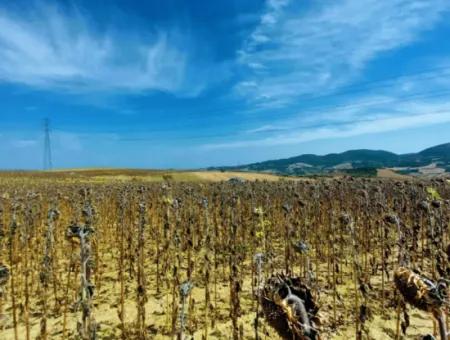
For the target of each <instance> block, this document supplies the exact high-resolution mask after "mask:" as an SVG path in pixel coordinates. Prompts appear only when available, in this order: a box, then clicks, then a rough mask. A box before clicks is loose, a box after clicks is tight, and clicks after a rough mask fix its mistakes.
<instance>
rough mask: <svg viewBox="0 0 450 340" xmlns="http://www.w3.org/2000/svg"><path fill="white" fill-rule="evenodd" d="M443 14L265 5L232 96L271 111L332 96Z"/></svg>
mask: <svg viewBox="0 0 450 340" xmlns="http://www.w3.org/2000/svg"><path fill="white" fill-rule="evenodd" d="M449 9H450V2H449V1H447V0H429V1H424V0H389V1H379V0H364V1H363V0H338V1H333V2H329V1H321V2H316V3H315V4H314V5H310V6H309V7H308V6H306V5H305V4H304V3H303V2H301V4H300V3H299V2H296V1H290V2H288V1H287V0H286V1H269V0H268V1H267V5H266V9H265V11H264V13H262V15H261V19H260V24H259V25H258V26H257V27H256V28H255V30H254V31H253V32H252V33H251V34H250V36H249V37H248V39H247V41H246V42H245V44H244V46H243V48H242V50H241V51H240V53H239V61H240V63H241V64H242V65H244V66H247V67H248V76H247V77H246V79H244V80H243V81H242V82H241V83H239V84H238V85H237V86H236V91H237V92H238V93H239V94H241V95H243V96H245V97H247V98H251V99H253V100H254V101H256V102H257V103H260V104H261V103H262V104H267V105H269V106H271V107H281V106H285V105H287V104H289V103H291V102H292V101H293V100H295V98H297V97H298V96H300V95H304V94H311V93H324V92H325V93H326V92H328V91H332V90H334V89H336V88H339V87H340V86H342V85H345V84H347V83H348V82H350V81H351V80H352V79H354V78H355V77H356V76H357V75H358V74H360V72H361V71H362V70H363V69H364V67H365V66H366V65H367V64H368V63H369V62H370V61H371V60H373V59H375V58H376V57H377V56H379V55H380V54H382V53H384V52H387V51H391V50H394V49H398V48H401V47H404V46H407V45H409V44H411V43H413V42H415V41H417V40H418V39H420V38H421V34H422V33H423V32H425V31H426V30H429V29H432V28H433V27H434V26H435V25H436V23H437V22H439V20H440V19H442V17H443V14H444V12H446V11H448V10H449ZM255 65H257V66H258V67H254V66H255ZM247 84H252V86H247Z"/></svg>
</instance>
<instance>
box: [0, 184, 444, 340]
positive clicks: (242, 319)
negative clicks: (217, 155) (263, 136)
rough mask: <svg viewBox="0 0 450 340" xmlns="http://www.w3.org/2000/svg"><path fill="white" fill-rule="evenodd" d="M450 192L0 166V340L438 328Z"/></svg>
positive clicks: (352, 335)
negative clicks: (101, 175)
mask: <svg viewBox="0 0 450 340" xmlns="http://www.w3.org/2000/svg"><path fill="white" fill-rule="evenodd" d="M449 199H450V184H449V183H448V181H445V180H433V181H425V180H424V181H422V180H415V181H412V180H409V181H408V180H406V181H403V180H401V181H400V180H394V179H354V178H334V179H332V178H329V179H310V180H308V179H305V180H301V181H288V180H280V181H271V182H269V181H253V182H252V181H247V182H242V183H241V182H204V183H201V182H174V181H168V180H166V181H164V182H152V183H150V182H140V181H125V182H115V181H105V182H101V183H93V182H89V181H79V182H68V181H67V182H65V181H64V180H61V181H50V180H44V179H42V178H41V179H31V178H28V177H23V178H19V179H17V180H15V181H10V180H7V179H5V178H2V180H1V181H0V288H1V295H0V339H15V340H23V339H26V340H29V339H233V340H237V339H279V338H282V337H283V338H286V339H319V338H320V339H395V338H397V339H400V338H404V339H421V338H422V337H423V336H425V335H427V334H434V335H435V336H436V337H438V336H439V334H440V333H439V332H440V328H442V327H444V328H445V326H446V323H447V320H446V318H445V316H446V314H447V306H448V303H447V287H448V282H449V281H447V279H450V277H449V275H450V263H449V260H450V247H449V245H450V229H449V227H450V203H449ZM439 326H441V327H439Z"/></svg>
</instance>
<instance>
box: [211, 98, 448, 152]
mask: <svg viewBox="0 0 450 340" xmlns="http://www.w3.org/2000/svg"><path fill="white" fill-rule="evenodd" d="M442 123H450V105H447V107H445V110H444V111H436V112H430V113H424V112H421V113H415V114H410V115H401V116H396V117H392V116H385V117H381V118H380V117H376V118H371V119H363V120H361V121H358V122H354V123H346V124H342V125H332V124H330V125H326V126H324V127H318V128H308V129H304V130H302V129H298V131H297V132H292V130H291V132H289V133H286V134H281V135H276V136H272V137H267V138H263V139H256V140H255V139H253V140H240V141H233V142H226V143H217V144H208V145H204V146H203V148H204V149H208V150H214V149H230V148H231V149H235V148H246V147H264V146H275V145H291V144H299V143H304V142H309V141H314V140H323V139H332V138H345V137H353V136H359V135H366V134H375V133H382V132H388V131H396V130H402V129H409V128H416V127H424V126H429V125H435V124H442Z"/></svg>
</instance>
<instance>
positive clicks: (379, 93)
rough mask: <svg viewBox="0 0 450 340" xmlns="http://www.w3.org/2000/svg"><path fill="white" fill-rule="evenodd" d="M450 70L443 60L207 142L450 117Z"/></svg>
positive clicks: (239, 143) (272, 140) (297, 138)
mask: <svg viewBox="0 0 450 340" xmlns="http://www.w3.org/2000/svg"><path fill="white" fill-rule="evenodd" d="M449 76H450V64H448V63H447V64H445V63H443V64H441V65H440V66H439V67H437V68H436V70H435V71H431V72H426V73H423V74H421V75H413V76H408V77H402V78H399V79H394V80H390V81H387V82H384V83H379V84H377V87H374V88H371V89H369V90H367V89H366V91H363V92H362V93H358V95H355V94H350V95H347V96H344V97H343V98H339V100H338V101H336V100H335V101H332V102H331V103H327V102H326V101H325V103H321V102H320V101H319V105H307V106H306V107H305V108H303V109H301V110H298V111H297V112H296V113H294V114H290V115H288V116H281V117H279V118H272V119H271V120H270V123H267V122H264V123H262V124H261V125H260V126H256V127H253V128H251V129H246V130H243V131H241V132H240V134H239V136H240V138H235V139H234V140H231V141H225V142H221V143H210V144H207V145H204V146H203V147H204V148H205V149H237V148H246V147H265V146H275V145H293V144H300V143H304V142H309V141H314V140H326V139H331V138H345V137H354V136H361V135H367V134H377V133H383V132H389V131H398V130H404V129H410V128H418V127H426V126H432V125H436V124H445V123H450V103H449V102H448V100H447V97H448V95H449V94H450V81H449ZM335 99H336V98H335Z"/></svg>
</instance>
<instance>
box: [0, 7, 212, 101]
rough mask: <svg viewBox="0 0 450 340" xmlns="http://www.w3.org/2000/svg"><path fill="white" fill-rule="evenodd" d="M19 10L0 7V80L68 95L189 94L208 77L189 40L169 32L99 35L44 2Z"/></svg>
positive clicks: (82, 19) (82, 18)
mask: <svg viewBox="0 0 450 340" xmlns="http://www.w3.org/2000/svg"><path fill="white" fill-rule="evenodd" d="M27 8H28V9H27V10H26V11H21V12H20V13H19V12H15V11H13V10H12V9H11V8H6V7H4V8H2V6H1V5H0V82H6V83H15V84H23V85H27V86H31V87H35V88H44V89H56V90H65V91H72V92H82V91H105V92H111V91H129V92H142V91H152V90H157V91H164V92H169V93H173V94H177V95H181V96H189V95H195V94H197V93H199V92H200V91H201V90H202V89H203V88H204V87H205V86H206V83H208V82H209V80H210V79H211V78H209V76H208V72H209V71H208V67H209V66H208V65H207V64H202V62H201V61H198V58H197V56H195V55H194V54H195V53H194V49H195V43H196V42H195V41H194V39H193V38H192V37H190V36H189V35H187V34H182V33H181V32H180V30H177V29H176V28H175V27H173V28H170V29H167V30H164V29H159V30H153V31H151V32H148V31H145V32H132V31H130V32H117V31H114V29H110V30H105V31H100V30H99V29H98V28H97V26H96V25H94V23H93V22H92V20H91V19H90V18H89V17H88V16H87V15H85V14H84V13H83V12H82V11H80V10H78V9H76V8H64V9H63V8H62V7H57V6H51V5H48V4H46V3H45V2H39V5H38V6H37V5H36V6H28V7H27ZM193 59H196V61H197V62H196V63H193V62H192V61H193ZM219 67H220V65H219ZM215 76H216V77H218V76H220V70H219V72H218V73H216V74H215Z"/></svg>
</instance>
